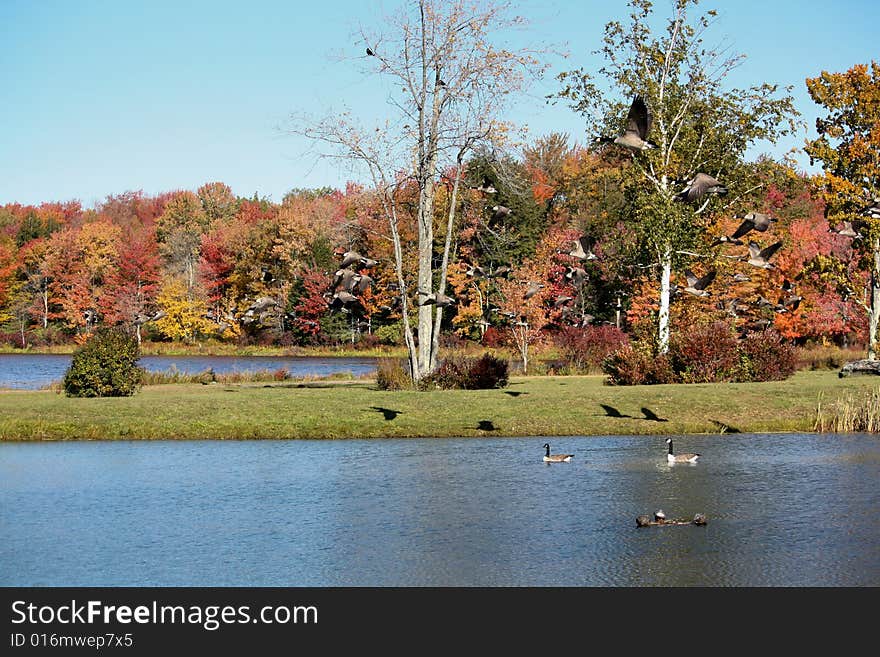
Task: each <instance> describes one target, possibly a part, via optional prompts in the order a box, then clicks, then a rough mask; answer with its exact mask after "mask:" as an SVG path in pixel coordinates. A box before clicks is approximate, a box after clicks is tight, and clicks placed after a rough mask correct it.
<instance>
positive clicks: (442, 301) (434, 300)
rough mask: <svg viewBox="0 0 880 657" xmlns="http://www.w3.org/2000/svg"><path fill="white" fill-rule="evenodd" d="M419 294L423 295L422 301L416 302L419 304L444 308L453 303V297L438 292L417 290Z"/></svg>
mask: <svg viewBox="0 0 880 657" xmlns="http://www.w3.org/2000/svg"><path fill="white" fill-rule="evenodd" d="M419 294H420V295H422V296H424V297H425V300H424V301H422V302H421V303H418V304H416V305H419V306H430V305H435V306H437V307H438V308H445V307H446V306H451V305H453V304H455V299H453V298H452V297H448V296H446V295H445V294H441V293H440V292H436V293H434V294H428V293H426V292H422V291H419Z"/></svg>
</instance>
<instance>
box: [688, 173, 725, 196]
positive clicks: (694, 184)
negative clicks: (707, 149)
mask: <svg viewBox="0 0 880 657" xmlns="http://www.w3.org/2000/svg"><path fill="white" fill-rule="evenodd" d="M706 194H718V195H719V196H724V195H725V194H727V187H725V186H724V185H722V184H721V183H720V182H719V181H718V180H716V179H715V178H713V177H712V176H710V175H709V174H706V173H698V174H697V175H696V176H694V177H693V179H692V180H691V181H690V182H688V184H687V186H686V187H685V188H684V189H683V190H681V191H680V192H679V193H678V194H676V195H675V200H676V201H687V202H688V203H693V202H694V201H699V200H700V199H701V198H703V197H704V196H705V195H706Z"/></svg>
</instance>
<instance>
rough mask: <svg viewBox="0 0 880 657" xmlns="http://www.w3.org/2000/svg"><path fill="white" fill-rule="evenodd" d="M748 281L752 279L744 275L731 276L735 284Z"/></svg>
mask: <svg viewBox="0 0 880 657" xmlns="http://www.w3.org/2000/svg"><path fill="white" fill-rule="evenodd" d="M750 280H752V279H751V278H750V277H749V276H746V275H745V274H734V275H733V281H734V282H735V283H748V282H749V281H750Z"/></svg>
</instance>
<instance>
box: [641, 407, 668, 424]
mask: <svg viewBox="0 0 880 657" xmlns="http://www.w3.org/2000/svg"><path fill="white" fill-rule="evenodd" d="M642 415H644V416H645V419H646V420H651V421H652V422H669V420H667V419H666V418H665V417H660V416H659V415H657V414H656V413H655V412H654V411H652V410H651V409H650V408H648V407H647V406H643V407H642Z"/></svg>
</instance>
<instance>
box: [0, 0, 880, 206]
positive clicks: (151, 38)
mask: <svg viewBox="0 0 880 657" xmlns="http://www.w3.org/2000/svg"><path fill="white" fill-rule="evenodd" d="M397 6H398V0H382V1H381V2H379V1H371V0H360V1H354V0H352V1H350V0H334V1H333V2H322V3H317V2H298V1H288V2H282V1H280V0H271V1H270V0H250V1H249V2H241V1H238V2H227V1H220V0H214V1H212V2H208V1H202V0H176V1H166V0H143V1H141V2H134V1H129V0H118V1H114V0H0V81H2V85H3V90H4V99H3V102H2V103H0V204H2V203H8V202H19V203H39V202H42V201H63V200H71V199H79V200H80V201H82V202H83V204H84V205H85V206H86V207H91V206H92V205H93V204H94V203H95V202H98V201H101V200H103V199H104V198H105V197H106V196H107V195H109V194H118V193H121V192H124V191H127V190H137V189H143V190H144V191H145V192H146V193H148V194H155V193H159V192H163V191H170V190H174V189H196V188H197V187H198V186H200V185H201V184H203V183H205V182H210V181H218V180H219V181H222V182H225V183H226V184H228V185H230V186H231V187H232V189H233V191H234V192H235V193H236V194H239V195H242V196H252V195H253V194H254V193H258V194H260V195H261V196H268V197H269V198H271V199H273V200H276V201H278V200H280V199H281V197H282V196H283V195H284V193H285V192H286V191H288V190H289V189H291V188H294V187H320V186H324V185H329V186H333V187H341V186H343V185H344V184H345V181H346V180H347V179H348V178H349V177H350V174H349V173H348V171H347V170H345V169H340V168H337V167H336V166H335V165H331V164H330V163H329V162H326V161H319V162H316V160H315V157H314V156H313V155H309V154H308V153H307V150H308V148H307V145H306V144H305V143H304V142H302V141H300V140H299V139H298V138H295V137H292V136H290V135H289V134H287V133H285V131H284V128H285V126H286V125H287V120H288V117H289V115H290V114H291V113H292V112H309V113H314V114H320V113H322V112H324V111H326V110H330V109H342V108H343V107H344V106H347V107H349V108H351V109H353V110H354V111H355V112H356V113H358V112H360V111H363V112H365V113H376V112H377V111H381V110H382V107H383V103H384V102H385V100H384V99H385V96H384V93H383V92H382V87H381V85H379V84H377V83H376V80H375V79H374V78H369V77H363V76H361V75H360V72H359V71H358V70H357V67H356V66H355V65H354V64H353V63H352V62H351V61H343V60H340V59H339V58H338V57H335V55H337V54H345V55H348V56H357V55H360V54H361V52H362V47H361V45H360V44H358V43H357V41H356V39H355V38H354V37H353V35H354V34H355V32H356V30H357V28H358V25H359V24H363V25H365V26H368V27H371V28H377V27H378V26H380V25H381V17H382V16H384V15H385V14H386V13H388V11H390V10H392V9H394V8H396V7H397ZM514 6H515V7H516V9H517V11H518V13H521V14H523V15H525V16H527V17H528V18H529V20H530V21H531V26H530V28H529V30H528V32H527V33H525V34H524V35H523V38H524V39H527V40H528V41H529V43H531V44H533V45H541V44H554V45H556V46H559V47H560V48H563V49H565V50H567V51H568V52H569V53H570V56H569V58H568V59H567V60H566V59H562V58H557V59H555V60H553V61H552V62H551V64H552V68H551V72H550V74H549V75H548V76H547V79H546V80H545V81H544V82H542V83H541V84H539V85H538V86H536V87H534V88H533V91H532V93H531V95H530V96H528V97H526V98H523V99H522V100H521V101H520V102H518V103H517V104H516V106H515V107H514V108H513V109H512V110H511V111H510V112H509V113H508V114H507V115H506V117H505V118H508V119H510V120H513V121H516V122H518V123H526V124H528V125H529V127H530V131H531V133H532V134H533V135H535V136H538V135H542V134H546V133H548V132H551V131H558V132H565V133H568V134H569V135H570V136H571V137H572V139H573V140H576V141H579V142H581V143H583V142H585V141H586V140H587V137H586V134H585V132H584V127H583V122H582V120H581V119H580V118H579V117H578V116H577V115H575V114H574V113H573V112H571V110H569V109H567V108H566V107H564V106H562V105H559V106H555V107H554V106H548V105H546V104H545V103H544V101H543V97H544V95H546V94H548V93H552V92H553V91H555V90H556V85H555V83H554V81H553V76H554V75H555V74H556V73H558V72H560V71H563V70H567V69H571V68H576V67H578V66H583V67H585V68H587V69H588V70H595V69H597V68H598V67H599V66H600V65H601V60H600V59H599V58H598V57H597V56H596V55H594V54H593V53H592V51H593V50H595V49H597V48H598V47H599V46H600V43H601V36H602V30H603V27H604V25H605V23H606V22H607V21H608V20H612V19H620V20H623V19H624V18H625V16H626V14H627V11H626V5H625V2H624V0H571V1H563V0H540V1H538V0H527V1H524V2H514ZM655 6H656V8H657V13H658V14H661V15H665V13H668V11H669V9H671V1H670V0H658V2H656V3H655ZM700 6H701V7H702V8H703V9H710V8H715V9H717V10H718V12H719V20H718V21H717V23H716V24H715V26H714V27H713V28H712V31H711V32H710V34H709V39H708V40H709V41H710V43H713V42H721V41H724V42H725V43H728V44H730V46H731V47H732V50H733V51H734V52H740V53H743V54H745V55H746V56H747V59H746V61H745V63H744V64H743V65H742V66H740V67H739V68H738V69H736V70H735V71H734V73H733V74H732V75H731V76H730V78H729V80H730V83H731V85H732V86H748V85H751V84H757V83H760V82H765V81H766V82H771V83H779V84H782V85H786V84H792V85H795V89H794V95H795V98H796V102H797V106H798V109H800V111H801V112H802V113H803V114H804V117H803V118H804V120H805V121H807V122H808V131H809V134H810V135H812V134H813V126H814V121H815V117H816V115H817V111H818V108H816V106H815V105H814V104H813V103H812V101H811V100H810V99H809V96H808V95H807V93H806V89H805V86H804V79H805V78H806V77H812V76H815V75H817V74H818V73H819V72H821V71H822V70H828V71H843V70H846V69H847V68H849V67H851V66H852V65H854V64H857V63H868V62H869V61H871V58H872V57H873V58H874V59H880V47H878V44H877V39H876V34H877V32H876V30H877V25H880V8H878V7H880V3H877V2H868V1H863V0H848V1H847V0H843V1H840V2H837V3H828V2H818V1H814V0H800V1H799V2H795V1H794V0H763V1H758V0H716V1H715V2H710V1H708V0H704V2H702V3H701V5H700ZM805 134H806V133H804V134H803V135H800V136H798V137H797V138H795V139H792V140H788V141H787V142H786V143H784V144H782V145H781V146H779V147H777V148H776V149H774V150H773V151H771V154H773V155H774V156H779V155H780V154H781V153H782V152H783V151H784V150H787V149H788V148H791V147H792V146H799V145H800V144H802V143H803V137H804V136H805Z"/></svg>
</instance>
